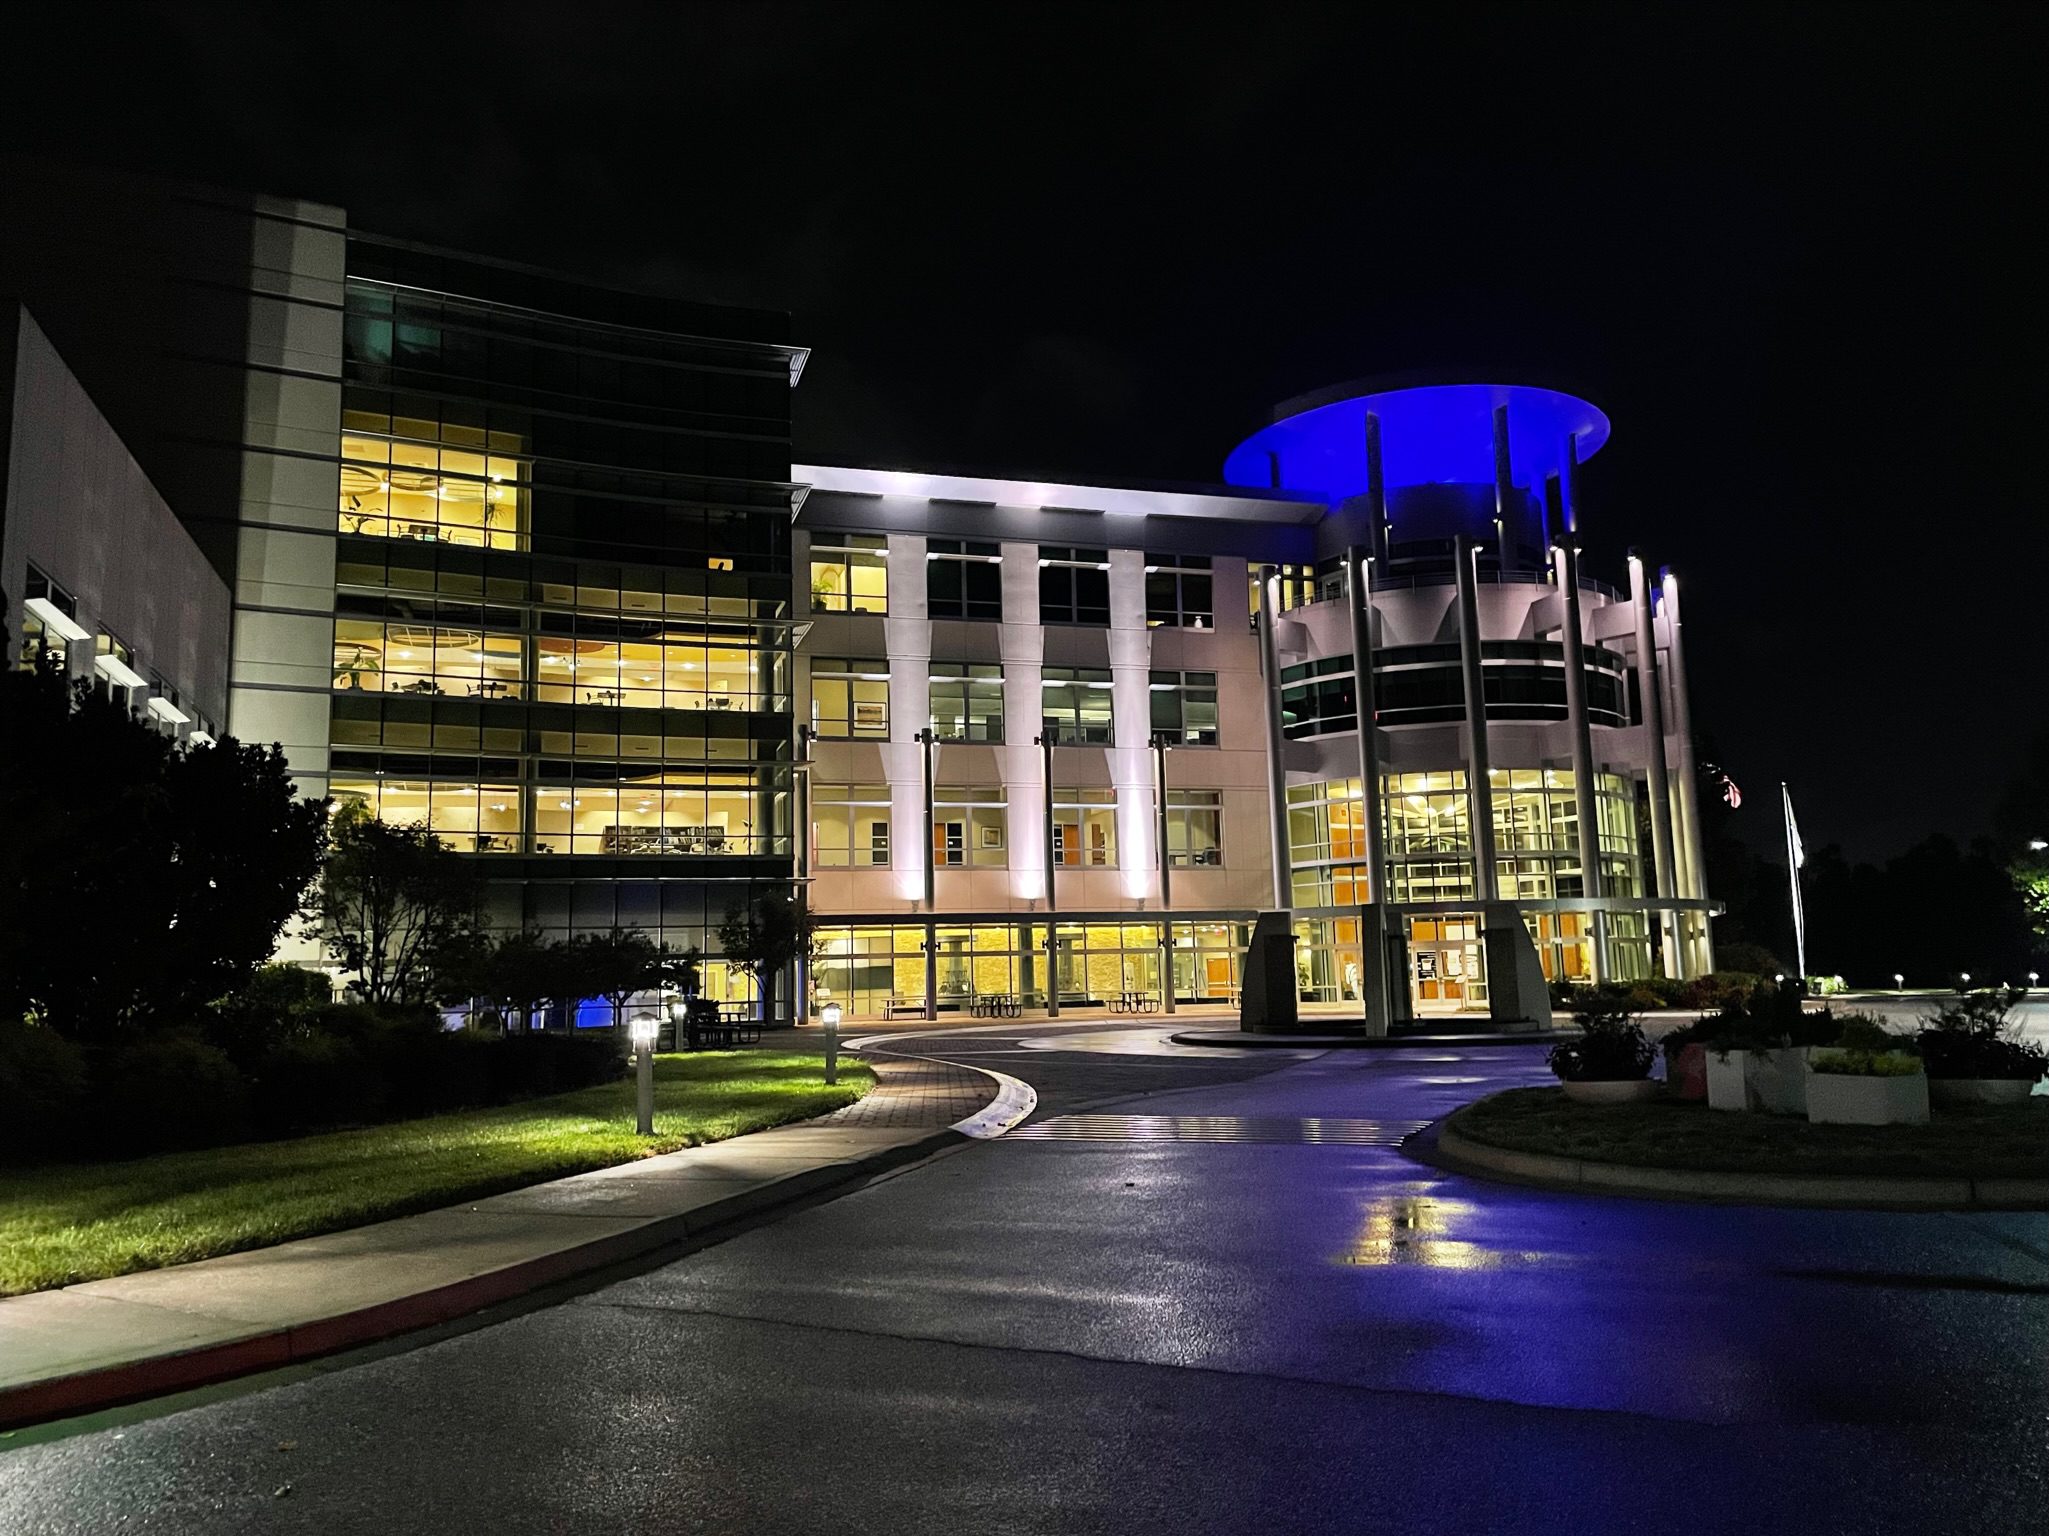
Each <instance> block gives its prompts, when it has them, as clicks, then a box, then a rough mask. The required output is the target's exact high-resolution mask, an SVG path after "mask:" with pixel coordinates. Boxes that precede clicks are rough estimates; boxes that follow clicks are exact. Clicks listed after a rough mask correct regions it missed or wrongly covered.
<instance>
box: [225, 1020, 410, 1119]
mask: <svg viewBox="0 0 2049 1536" xmlns="http://www.w3.org/2000/svg"><path fill="white" fill-rule="evenodd" d="M385 1103H386V1091H385V1079H384V1077H383V1075H382V1074H381V1073H380V1072H378V1071H377V1069H376V1067H375V1066H374V1065H373V1064H372V1062H371V1060H370V1058H369V1055H368V1053H367V1052H366V1051H365V1050H364V1048H363V1046H362V1044H361V1042H360V1041H357V1040H352V1039H349V1038H347V1037H346V1036H343V1035H338V1034H328V1033H324V1032H320V1031H311V1032H308V1033H306V1034H304V1035H300V1036H297V1037H295V1038H293V1039H289V1040H284V1041H280V1042H279V1043H278V1044H277V1045H275V1046H274V1047H272V1049H271V1050H270V1052H269V1054H267V1055H266V1056H265V1057H264V1059H263V1061H262V1063H261V1065H260V1066H259V1067H258V1069H257V1073H256V1095H255V1107H256V1124H257V1128H258V1130H259V1131H260V1132H261V1133H262V1134H263V1135H266V1136H289V1135H293V1134H297V1133H299V1132H304V1131H316V1130H324V1129H326V1128H328V1127H330V1126H336V1125H349V1124H362V1123H365V1122H368V1121H373V1120H381V1119H383V1118H385Z"/></svg>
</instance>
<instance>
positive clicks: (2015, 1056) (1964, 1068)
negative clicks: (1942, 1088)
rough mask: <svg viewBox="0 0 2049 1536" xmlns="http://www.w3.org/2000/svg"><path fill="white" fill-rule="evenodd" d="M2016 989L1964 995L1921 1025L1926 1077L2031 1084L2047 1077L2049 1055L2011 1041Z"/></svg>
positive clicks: (2029, 1044)
mask: <svg viewBox="0 0 2049 1536" xmlns="http://www.w3.org/2000/svg"><path fill="white" fill-rule="evenodd" d="M2024 995H2025V994H2023V993H2022V992H2021V990H2020V989H2019V988H2014V989H2012V990H1998V989H1990V990H1987V991H1983V992H1971V993H1964V994H1960V995H1959V996H1958V999H1957V1001H1956V1002H1954V1003H1951V1004H1950V1005H1949V1006H1948V1007H1946V1008H1943V1009H1941V1010H1940V1011H1939V1012H1937V1013H1935V1014H1932V1015H1931V1016H1929V1018H1928V1019H1927V1020H1925V1021H1924V1023H1923V1026H1922V1029H1921V1033H1920V1036H1919V1044H1920V1048H1921V1059H1922V1061H1923V1062H1925V1063H1926V1064H1927V1067H1928V1075H1929V1076H1930V1077H1942V1078H2003V1079H2007V1080H2018V1081H2022V1082H2030V1083H2032V1082H2035V1081H2037V1080H2039V1079H2040V1078H2041V1077H2042V1076H2043V1075H2044V1074H2045V1073H2049V1051H2044V1050H2043V1049H2042V1047H2041V1046H2039V1045H2035V1044H2033V1043H2032V1042H2029V1041H2025V1040H2019V1039H2016V1038H2014V1036H2013V1034H2012V1030H2011V1026H2010V1025H2009V1024H2008V1022H2007V1015H2008V1014H2009V1013H2010V1012H2011V1011H2012V1009H2013V1007H2014V1005H2015V1004H2016V1003H2018V1002H2019V1001H2020V1000H2021V998H2022V997H2023V996H2024Z"/></svg>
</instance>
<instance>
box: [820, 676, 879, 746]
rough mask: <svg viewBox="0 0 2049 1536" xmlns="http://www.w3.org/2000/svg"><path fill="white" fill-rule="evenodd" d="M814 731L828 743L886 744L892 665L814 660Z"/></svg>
mask: <svg viewBox="0 0 2049 1536" xmlns="http://www.w3.org/2000/svg"><path fill="white" fill-rule="evenodd" d="M811 727H812V729H813V730H815V731H817V733H818V734H819V735H820V736H821V737H823V738H825V739H826V740H829V741H887V740H888V739H889V663H888V662H886V661H849V660H847V659H846V658H844V657H838V656H814V657H812V658H811Z"/></svg>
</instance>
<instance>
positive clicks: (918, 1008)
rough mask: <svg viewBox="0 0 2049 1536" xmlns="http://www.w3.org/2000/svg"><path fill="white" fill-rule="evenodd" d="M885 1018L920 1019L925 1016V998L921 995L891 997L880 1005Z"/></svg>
mask: <svg viewBox="0 0 2049 1536" xmlns="http://www.w3.org/2000/svg"><path fill="white" fill-rule="evenodd" d="M882 1016H883V1017H884V1018H885V1019H922V1018H924V1017H925V999H924V998H922V997H892V998H891V999H889V1001H887V1002H886V1003H884V1004H883V1005H882Z"/></svg>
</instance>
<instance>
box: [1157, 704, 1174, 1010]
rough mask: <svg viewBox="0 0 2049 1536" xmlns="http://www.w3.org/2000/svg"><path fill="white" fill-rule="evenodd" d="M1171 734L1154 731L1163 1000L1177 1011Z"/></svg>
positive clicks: (1168, 1008)
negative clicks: (1170, 816) (1169, 828)
mask: <svg viewBox="0 0 2049 1536" xmlns="http://www.w3.org/2000/svg"><path fill="white" fill-rule="evenodd" d="M1167 751H1168V747H1167V737H1166V733H1165V732H1163V731H1162V732H1155V733H1154V735H1153V764H1154V769H1155V772H1154V780H1153V796H1154V799H1153V805H1154V808H1155V809H1156V810H1157V811H1158V813H1159V830H1158V834H1157V835H1158V837H1159V840H1160V1003H1161V1006H1162V1007H1163V1008H1164V1009H1165V1010H1166V1011H1167V1012H1168V1013H1172V1012H1173V1011H1174V918H1173V907H1174V897H1173V887H1172V885H1171V883H1170V880H1169V876H1168V873H1167V867H1168V864H1169V862H1170V861H1169V859H1168V857H1167Z"/></svg>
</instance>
